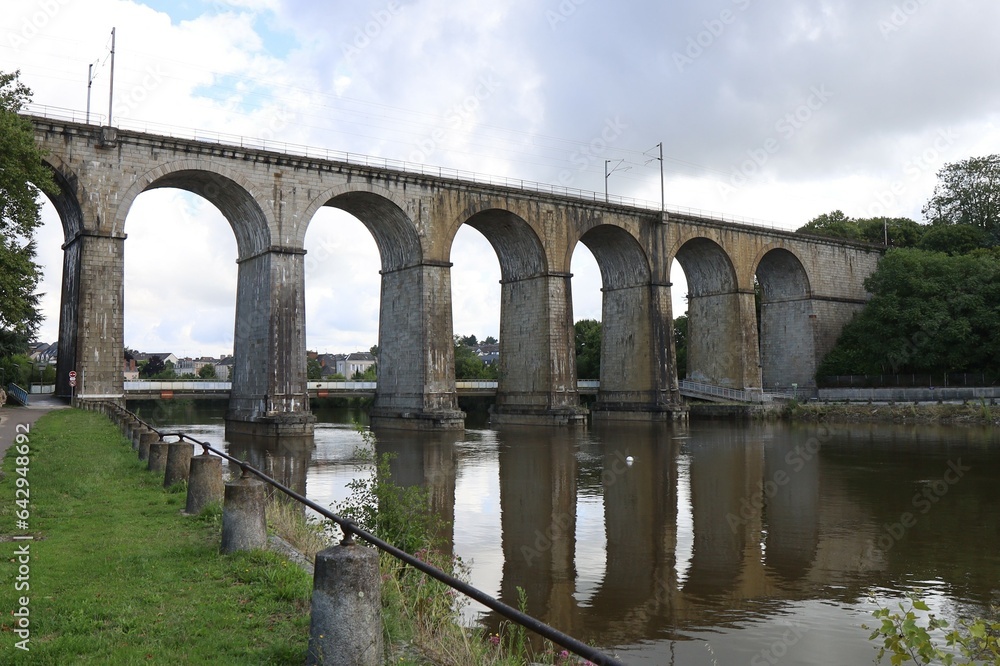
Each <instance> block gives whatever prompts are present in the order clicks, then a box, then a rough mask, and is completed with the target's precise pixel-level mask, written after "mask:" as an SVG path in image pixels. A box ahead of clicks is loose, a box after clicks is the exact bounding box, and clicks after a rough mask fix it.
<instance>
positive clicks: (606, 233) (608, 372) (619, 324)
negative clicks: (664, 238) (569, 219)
mask: <svg viewBox="0 0 1000 666" xmlns="http://www.w3.org/2000/svg"><path fill="white" fill-rule="evenodd" d="M580 243H582V244H583V245H585V246H586V247H587V248H588V249H589V250H590V252H591V253H592V254H593V255H594V259H595V260H596V261H597V266H598V268H599V269H600V271H601V287H602V288H601V291H602V299H601V301H602V303H601V321H602V327H601V329H602V335H601V377H600V379H601V401H602V403H608V402H613V403H618V402H636V401H637V399H636V392H638V391H652V390H654V389H655V388H656V384H655V379H654V378H655V371H656V368H657V366H658V363H657V354H656V353H655V349H654V339H655V337H656V336H655V334H654V329H653V320H654V317H652V316H651V313H652V312H653V311H654V310H655V309H656V308H655V307H654V304H653V302H652V292H651V290H650V280H651V273H652V271H651V267H650V261H649V257H648V256H647V255H646V252H645V250H644V249H643V248H642V246H641V245H640V243H639V241H638V240H637V239H636V238H635V237H633V236H632V235H631V234H630V233H629V232H628V231H626V230H625V229H622V228H621V227H617V226H612V225H606V224H605V225H598V226H595V227H593V228H591V229H589V230H588V231H587V232H586V233H584V234H583V235H582V236H581V237H580Z"/></svg>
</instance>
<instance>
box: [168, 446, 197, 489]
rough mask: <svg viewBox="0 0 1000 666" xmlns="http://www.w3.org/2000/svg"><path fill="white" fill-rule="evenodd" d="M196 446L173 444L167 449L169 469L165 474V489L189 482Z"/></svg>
mask: <svg viewBox="0 0 1000 666" xmlns="http://www.w3.org/2000/svg"><path fill="white" fill-rule="evenodd" d="M193 455H194V444H191V443H190V442H173V443H172V444H171V445H170V447H169V448H168V449H167V467H166V469H165V470H164V472H163V487H164V488H169V487H170V486H172V485H174V484H175V483H177V482H178V481H187V480H188V474H189V473H190V471H191V456H193Z"/></svg>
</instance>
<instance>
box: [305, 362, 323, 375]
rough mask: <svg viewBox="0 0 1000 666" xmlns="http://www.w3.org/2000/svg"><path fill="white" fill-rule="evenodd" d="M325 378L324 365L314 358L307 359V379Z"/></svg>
mask: <svg viewBox="0 0 1000 666" xmlns="http://www.w3.org/2000/svg"><path fill="white" fill-rule="evenodd" d="M322 378H323V366H321V365H320V364H319V361H317V360H316V359H314V358H311V359H309V360H308V361H306V379H310V380H313V381H315V380H317V379H322Z"/></svg>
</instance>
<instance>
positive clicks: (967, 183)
mask: <svg viewBox="0 0 1000 666" xmlns="http://www.w3.org/2000/svg"><path fill="white" fill-rule="evenodd" d="M937 176H938V184H937V186H936V187H935V188H934V196H932V197H931V199H930V201H928V202H927V205H925V206H924V209H923V213H924V217H925V218H927V219H928V220H929V221H930V222H931V223H932V224H967V225H970V226H973V227H979V228H980V229H983V230H985V231H987V232H993V231H995V230H997V228H998V227H1000V154H997V155H988V156H986V157H970V158H969V159H967V160H962V161H961V162H953V163H951V164H946V165H945V166H944V168H942V169H941V170H940V171H938V174H937Z"/></svg>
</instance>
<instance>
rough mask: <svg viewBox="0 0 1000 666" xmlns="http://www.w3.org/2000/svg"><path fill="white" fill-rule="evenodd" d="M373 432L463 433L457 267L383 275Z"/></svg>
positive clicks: (428, 264)
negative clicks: (455, 315) (455, 316)
mask: <svg viewBox="0 0 1000 666" xmlns="http://www.w3.org/2000/svg"><path fill="white" fill-rule="evenodd" d="M381 273H382V299H381V300H382V302H381V309H380V312H379V321H380V325H379V369H378V387H377V389H376V393H375V404H374V405H372V409H371V412H370V414H369V416H370V422H371V425H372V427H373V428H375V427H381V428H395V429H403V430H462V429H464V428H465V412H463V411H462V410H461V409H459V408H458V394H457V393H456V391H455V347H454V342H453V341H452V337H451V336H452V316H451V264H450V263H447V262H435V261H428V260H425V261H424V262H422V263H421V264H419V265H414V266H407V267H403V268H399V269H395V270H383V271H381Z"/></svg>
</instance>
